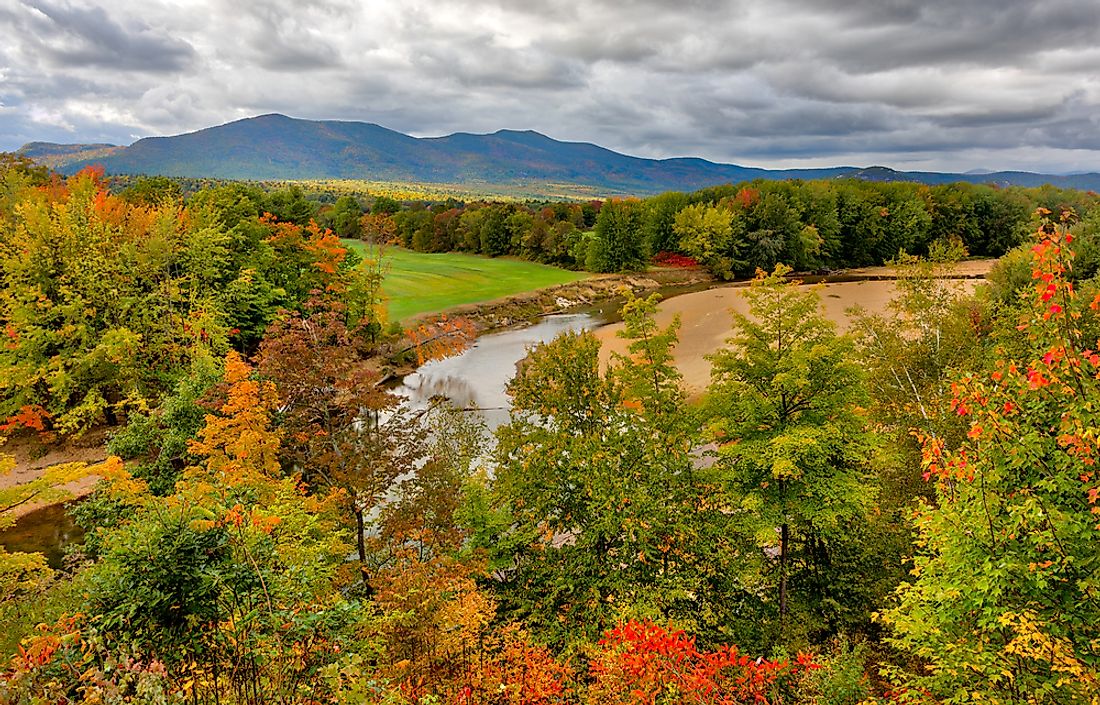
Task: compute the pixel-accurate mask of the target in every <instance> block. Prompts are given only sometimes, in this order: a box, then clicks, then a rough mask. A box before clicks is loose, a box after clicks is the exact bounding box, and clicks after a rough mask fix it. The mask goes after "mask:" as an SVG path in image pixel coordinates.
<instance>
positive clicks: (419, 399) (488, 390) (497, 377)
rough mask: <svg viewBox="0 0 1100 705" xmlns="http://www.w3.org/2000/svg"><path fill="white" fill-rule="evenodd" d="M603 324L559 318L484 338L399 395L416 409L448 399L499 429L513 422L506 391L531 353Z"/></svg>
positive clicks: (411, 381)
mask: <svg viewBox="0 0 1100 705" xmlns="http://www.w3.org/2000/svg"><path fill="white" fill-rule="evenodd" d="M603 322H604V321H603V320H602V318H600V317H599V316H598V315H593V314H589V313H570V314H560V315H554V316H547V317H546V318H544V319H542V320H541V321H540V322H538V323H536V324H535V325H532V326H528V327H526V328H521V329H518V330H509V331H504V332H502V333H491V334H489V335H483V336H481V337H480V338H478V339H477V341H476V342H475V343H474V345H473V346H472V347H471V348H470V349H469V350H467V351H465V352H464V353H462V354H461V355H455V356H454V357H449V358H446V359H443V360H435V361H433V362H429V363H427V364H425V365H423V366H421V367H420V369H418V370H417V371H416V372H414V373H413V374H411V375H409V376H407V377H405V379H404V382H403V384H402V385H401V387H399V388H398V390H397V391H398V392H399V393H400V394H403V395H405V396H406V397H408V398H409V399H410V400H411V401H412V403H413V405H414V406H417V407H419V406H424V405H427V403H428V402H429V401H430V400H431V399H432V398H433V397H440V396H442V397H446V398H447V399H450V400H451V402H452V403H454V404H455V405H456V406H458V407H459V408H462V409H470V410H477V411H478V412H479V413H480V414H481V415H482V417H483V418H484V420H485V423H486V425H487V426H488V427H489V428H490V430H492V429H495V428H497V427H498V426H500V425H502V424H504V423H507V421H508V408H509V399H508V394H507V393H506V392H505V388H506V387H507V385H508V382H509V381H510V380H511V379H512V377H514V376H515V374H516V363H517V362H519V361H520V360H522V359H523V358H524V357H526V355H527V349H528V348H529V347H531V346H533V345H536V344H538V343H544V342H546V341H549V340H553V339H554V337H555V336H557V335H558V334H559V333H564V332H566V331H570V332H575V331H579V330H591V329H593V328H595V327H597V326H599V325H602V324H603Z"/></svg>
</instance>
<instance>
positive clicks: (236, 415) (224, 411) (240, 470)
mask: <svg viewBox="0 0 1100 705" xmlns="http://www.w3.org/2000/svg"><path fill="white" fill-rule="evenodd" d="M251 374H252V368H251V367H249V365H248V363H246V362H245V361H244V360H243V359H242V358H241V356H240V355H239V354H238V353H236V352H233V351H231V352H230V353H229V354H228V355H226V358H225V383H224V387H225V399H224V401H223V402H222V403H221V404H220V405H219V407H218V409H217V410H218V412H219V413H218V414H217V415H215V414H207V415H206V425H205V426H204V427H203V429H202V431H200V432H199V438H198V440H192V441H190V443H189V451H190V452H191V453H192V454H193V455H196V456H199V457H200V458H205V459H206V469H207V470H208V471H209V472H212V473H215V474H218V475H220V476H221V477H223V478H224V479H225V480H226V481H228V482H230V483H232V482H235V481H238V480H244V479H246V478H248V477H250V476H252V475H254V474H256V473H259V474H261V475H265V476H268V477H271V476H274V475H276V474H277V473H278V470H279V461H278V450H279V434H278V433H277V432H276V431H274V430H272V429H271V428H270V414H271V412H272V411H273V410H274V409H275V407H276V406H277V404H278V401H279V400H278V395H277V394H276V391H275V385H274V384H273V383H271V382H266V381H259V380H255V379H252V378H251Z"/></svg>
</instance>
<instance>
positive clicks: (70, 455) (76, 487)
mask: <svg viewBox="0 0 1100 705" xmlns="http://www.w3.org/2000/svg"><path fill="white" fill-rule="evenodd" d="M0 453H6V454H8V455H11V456H13V457H14V458H15V469H14V470H12V471H11V472H9V473H7V474H5V475H0V489H4V488H9V487H15V486H16V485H21V484H24V483H27V482H30V481H31V480H34V479H36V478H38V477H41V476H42V474H43V473H45V472H46V470H48V469H49V468H51V467H53V466H55V465H61V464H62V463H89V464H95V463H99V462H102V461H104V460H106V459H107V429H96V430H93V431H89V432H88V433H86V434H84V435H83V436H81V437H80V438H76V439H70V440H67V441H64V442H62V443H56V444H48V445H44V444H43V443H42V442H41V441H40V440H39V439H38V436H36V435H34V434H24V435H20V436H17V437H15V438H11V439H9V440H8V442H7V443H5V444H4V445H2V446H0ZM98 480H99V478H98V477H95V476H89V477H85V478H83V479H81V480H77V481H76V482H70V483H69V484H67V485H63V486H62V489H64V490H66V491H68V492H69V493H71V494H72V495H73V496H75V497H82V496H84V495H86V494H88V493H89V492H91V491H92V488H93V487H94V486H95V483H96V482H97V481H98ZM48 504H49V503H48V502H34V501H31V502H27V503H26V504H23V505H20V506H19V507H16V509H15V510H14V513H15V516H17V517H20V516H23V515H24V514H28V513H30V512H33V511H34V510H36V509H40V508H42V507H44V506H47V505H48Z"/></svg>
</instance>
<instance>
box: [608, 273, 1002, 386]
mask: <svg viewBox="0 0 1100 705" xmlns="http://www.w3.org/2000/svg"><path fill="white" fill-rule="evenodd" d="M991 262H992V261H991V260H982V261H976V262H963V263H960V265H958V268H957V269H956V270H955V271H953V272H952V274H953V275H954V276H964V277H979V276H983V275H984V274H985V272H987V271H988V270H989V267H990V266H991ZM845 275H846V276H848V275H857V276H868V277H887V276H893V275H894V272H893V270H892V269H891V268H890V267H866V268H862V269H858V270H848V271H847V272H845ZM979 281H980V279H977V278H973V279H959V280H956V281H955V282H954V283H953V286H955V287H957V288H958V289H959V291H960V292H965V291H971V290H973V288H974V287H975V286H976V285H977V284H978V282H979ZM802 288H804V289H805V288H814V289H816V290H817V291H818V295H819V296H820V299H821V306H822V309H823V310H824V313H825V315H826V316H827V317H828V318H829V319H830V320H832V321H835V322H836V323H837V326H838V327H839V328H840V330H842V331H844V330H847V329H848V327H849V325H850V323H851V317H850V315H849V313H848V311H849V309H851V308H852V307H853V306H861V307H862V308H863V309H864V310H866V311H868V312H870V313H886V312H887V311H888V309H887V305H888V304H889V303H890V301H891V300H892V299H893V298H894V296H895V295H896V291H897V290H896V288H895V285H894V282H893V281H890V280H887V279H868V280H863V281H845V282H836V283H827V284H816V285H803V287H802ZM745 290H746V289H745V287H744V286H743V285H742V286H737V285H733V286H727V287H721V288H717V289H710V290H707V291H700V292H696V293H692V294H683V295H681V296H675V297H673V298H670V299H667V300H665V301H663V302H662V303H661V304H660V306H659V307H658V312H657V323H658V324H659V325H661V326H666V325H668V324H669V323H671V322H672V320H673V318H674V317H675V316H677V315H679V316H680V343H679V345H677V347H676V351H675V362H676V366H677V368H679V370H680V372H681V374H683V376H684V384H685V385H686V386H687V388H688V391H689V393H691V394H698V393H699V392H701V391H702V390H703V389H704V388H706V386H707V384H708V383H709V382H710V362H709V361H707V359H706V356H707V355H709V354H710V353H713V352H714V351H716V350H718V349H719V348H722V347H724V346H725V345H726V339H727V338H729V337H730V335H732V331H731V326H732V317H731V312H732V311H737V312H739V313H748V305H747V302H746V300H745V298H744V292H745ZM622 328H623V326H622V324H621V323H617V324H614V325H609V326H604V327H602V328H599V329H597V330H596V331H595V335H596V337H597V338H599V339H600V341H601V343H602V344H603V349H602V350H601V351H600V356H601V360H602V361H603V362H604V364H606V363H607V361H608V360H609V359H610V357H611V354H612V353H616V352H617V353H625V352H626V347H627V341H625V340H623V339H622V338H619V337H617V334H618V332H619V331H621V330H622Z"/></svg>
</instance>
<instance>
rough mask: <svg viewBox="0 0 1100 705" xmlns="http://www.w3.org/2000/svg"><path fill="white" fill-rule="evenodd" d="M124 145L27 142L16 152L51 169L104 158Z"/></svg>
mask: <svg viewBox="0 0 1100 705" xmlns="http://www.w3.org/2000/svg"><path fill="white" fill-rule="evenodd" d="M122 149H125V147H119V146H118V145H114V144H54V143H53V142H28V143H27V144H25V145H23V146H22V147H20V148H19V151H18V152H16V153H17V154H20V155H22V156H24V157H27V158H29V159H33V160H35V161H36V162H38V163H39V164H44V165H45V166H48V167H50V168H51V169H57V168H60V167H63V166H65V165H67V164H71V163H73V162H78V161H82V160H89V159H104V158H106V157H109V156H111V155H112V154H114V153H115V152H118V151H119V150H122Z"/></svg>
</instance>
